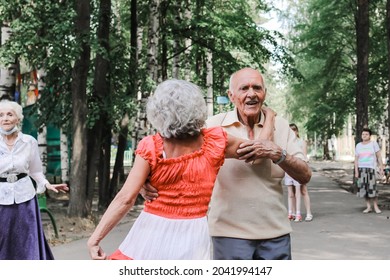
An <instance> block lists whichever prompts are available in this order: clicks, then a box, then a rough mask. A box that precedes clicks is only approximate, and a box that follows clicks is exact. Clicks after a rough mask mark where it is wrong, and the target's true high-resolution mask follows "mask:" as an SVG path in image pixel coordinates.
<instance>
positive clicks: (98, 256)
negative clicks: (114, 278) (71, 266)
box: [88, 241, 107, 260]
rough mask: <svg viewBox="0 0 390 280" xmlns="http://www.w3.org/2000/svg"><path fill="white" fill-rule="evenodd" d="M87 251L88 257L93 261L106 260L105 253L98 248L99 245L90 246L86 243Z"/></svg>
mask: <svg viewBox="0 0 390 280" xmlns="http://www.w3.org/2000/svg"><path fill="white" fill-rule="evenodd" d="M88 251H89V255H90V256H91V258H92V259H93V260H105V259H106V258H107V255H106V253H104V251H103V249H102V248H101V247H100V246H99V244H96V245H95V244H91V243H90V242H89V241H88Z"/></svg>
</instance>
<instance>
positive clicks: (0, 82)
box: [0, 26, 17, 100]
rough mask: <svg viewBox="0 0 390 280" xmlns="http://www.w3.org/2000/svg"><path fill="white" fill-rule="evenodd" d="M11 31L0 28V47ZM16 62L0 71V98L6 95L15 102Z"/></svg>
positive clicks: (2, 67) (3, 27)
mask: <svg viewBox="0 0 390 280" xmlns="http://www.w3.org/2000/svg"><path fill="white" fill-rule="evenodd" d="M10 34H11V29H10V28H9V27H7V26H2V27H1V45H4V44H5V42H7V40H8V39H9V37H10ZM16 69H17V66H16V62H15V63H13V64H11V65H4V66H3V65H2V66H1V69H0V97H2V96H3V95H6V96H8V97H10V99H12V100H15V96H14V95H15V86H16Z"/></svg>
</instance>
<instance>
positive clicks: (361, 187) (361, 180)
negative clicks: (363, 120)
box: [354, 128, 384, 214]
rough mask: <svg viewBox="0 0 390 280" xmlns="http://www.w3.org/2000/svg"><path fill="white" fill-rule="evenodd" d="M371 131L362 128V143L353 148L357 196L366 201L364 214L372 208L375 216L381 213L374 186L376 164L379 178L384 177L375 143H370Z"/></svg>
mask: <svg viewBox="0 0 390 280" xmlns="http://www.w3.org/2000/svg"><path fill="white" fill-rule="evenodd" d="M371 133H372V132H371V130H370V129H369V128H363V130H362V141H361V142H360V143H358V144H357V145H356V148H355V162H354V166H355V177H356V178H357V185H358V192H357V196H358V197H362V198H364V199H365V201H366V209H364V210H363V213H364V214H367V213H370V212H372V206H371V204H373V206H374V211H375V213H377V214H380V213H382V211H381V210H380V209H379V206H378V187H377V184H376V168H377V164H378V168H379V174H380V176H381V178H383V176H384V171H383V170H384V169H383V162H382V156H381V152H380V148H379V145H378V143H377V142H375V141H371Z"/></svg>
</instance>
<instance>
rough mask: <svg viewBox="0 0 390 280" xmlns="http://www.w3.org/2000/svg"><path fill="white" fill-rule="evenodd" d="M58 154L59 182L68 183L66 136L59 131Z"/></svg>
mask: <svg viewBox="0 0 390 280" xmlns="http://www.w3.org/2000/svg"><path fill="white" fill-rule="evenodd" d="M60 153H61V181H62V182H69V151H68V136H67V135H66V134H65V133H64V131H63V130H62V128H61V130H60Z"/></svg>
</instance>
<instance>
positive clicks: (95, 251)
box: [87, 155, 150, 260]
mask: <svg viewBox="0 0 390 280" xmlns="http://www.w3.org/2000/svg"><path fill="white" fill-rule="evenodd" d="M149 173H150V167H149V164H148V162H147V161H146V160H144V159H143V158H142V157H140V156H138V155H137V156H136V158H135V161H134V166H133V167H132V169H131V171H130V174H129V176H128V177H127V179H126V182H125V183H124V185H123V187H122V189H121V190H120V191H119V192H118V194H117V195H116V196H115V198H114V200H113V201H112V202H111V204H110V205H109V206H108V208H107V210H106V212H105V213H104V215H103V217H102V219H101V220H100V222H99V224H98V225H97V227H96V229H95V231H94V232H93V233H92V235H91V237H90V238H89V240H88V243H87V245H88V249H89V253H90V255H91V258H92V259H95V260H101V259H105V258H106V254H105V253H104V251H103V250H102V249H101V248H100V246H99V243H100V241H102V240H103V238H104V237H106V235H107V234H108V233H109V232H110V231H111V230H112V229H113V228H114V227H115V226H116V225H117V224H118V222H119V221H120V220H121V219H122V218H123V217H124V216H125V215H126V214H127V212H129V210H130V209H131V207H133V205H134V202H135V200H136V198H137V195H138V193H139V190H140V189H141V187H142V185H143V184H144V182H145V181H146V178H147V177H148V175H149Z"/></svg>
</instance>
